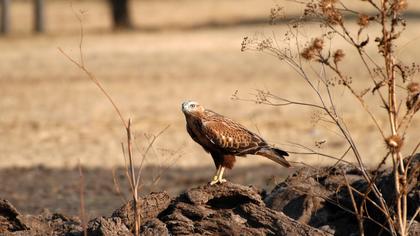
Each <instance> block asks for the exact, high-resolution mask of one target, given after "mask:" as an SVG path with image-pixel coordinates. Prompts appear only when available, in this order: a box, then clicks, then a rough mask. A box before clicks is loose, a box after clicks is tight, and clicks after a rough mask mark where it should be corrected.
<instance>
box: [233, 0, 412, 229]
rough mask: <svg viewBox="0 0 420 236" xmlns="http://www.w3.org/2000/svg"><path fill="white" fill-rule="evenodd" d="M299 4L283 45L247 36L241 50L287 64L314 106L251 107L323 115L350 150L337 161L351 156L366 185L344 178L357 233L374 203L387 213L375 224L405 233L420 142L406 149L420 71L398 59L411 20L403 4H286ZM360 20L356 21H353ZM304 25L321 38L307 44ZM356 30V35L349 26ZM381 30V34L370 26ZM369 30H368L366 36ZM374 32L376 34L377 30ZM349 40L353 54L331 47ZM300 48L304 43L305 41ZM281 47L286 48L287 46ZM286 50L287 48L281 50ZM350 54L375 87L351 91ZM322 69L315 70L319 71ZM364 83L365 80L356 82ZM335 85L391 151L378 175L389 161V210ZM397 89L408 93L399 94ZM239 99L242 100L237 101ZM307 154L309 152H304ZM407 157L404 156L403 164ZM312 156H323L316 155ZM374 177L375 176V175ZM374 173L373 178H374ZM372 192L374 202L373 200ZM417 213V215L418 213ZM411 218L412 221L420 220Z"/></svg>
mask: <svg viewBox="0 0 420 236" xmlns="http://www.w3.org/2000/svg"><path fill="white" fill-rule="evenodd" d="M290 2H295V3H297V4H301V6H302V7H303V8H304V13H303V15H302V16H301V17H300V18H298V19H295V20H292V21H291V22H288V23H287V25H288V31H287V33H286V34H285V35H284V37H282V40H281V42H280V40H279V39H278V38H277V37H276V36H272V37H255V38H249V37H245V38H244V41H243V42H242V51H245V50H254V51H259V52H263V53H267V54H269V55H272V56H275V57H277V58H278V59H280V60H281V61H283V62H285V63H287V64H288V65H289V66H290V67H291V68H292V69H293V70H294V71H295V72H296V74H297V75H298V76H299V78H301V79H303V80H304V81H305V82H306V84H307V89H309V90H310V91H311V92H312V93H313V94H314V95H315V97H316V101H313V102H300V101H293V100H291V99H287V98H284V97H281V96H277V95H275V94H273V93H271V92H270V91H261V90H260V91H258V93H257V97H256V99H255V100H254V101H256V102H257V103H261V104H268V105H272V106H287V105H299V106H305V107H310V108H312V109H315V110H318V113H319V115H318V121H320V122H326V123H329V124H333V125H334V126H335V127H336V129H338V131H339V132H340V134H341V135H342V136H343V137H344V139H345V140H346V142H347V144H348V148H346V150H345V152H344V154H343V155H342V156H340V157H333V158H334V159H337V160H339V161H342V159H343V158H344V157H345V156H346V155H347V154H348V153H349V150H351V152H352V153H353V154H354V156H355V159H356V162H357V165H356V166H357V167H358V169H359V170H360V171H361V173H362V175H363V178H364V179H365V180H366V181H367V183H369V184H368V188H367V190H366V192H364V193H360V192H357V191H356V190H355V189H354V188H352V187H351V186H350V185H349V183H348V181H347V179H345V180H346V183H347V187H348V189H349V193H350V197H351V200H352V202H353V208H354V210H353V211H352V213H353V214H355V215H356V217H357V220H358V222H359V231H360V234H361V235H364V232H365V230H364V220H366V219H370V220H372V218H371V217H370V216H369V214H368V213H367V211H366V208H365V205H366V202H369V203H370V204H372V205H373V206H374V207H376V209H377V210H379V212H380V214H383V216H384V218H385V223H384V224H382V223H380V222H376V223H377V224H378V225H380V226H381V227H382V228H383V230H385V231H388V232H389V233H390V234H391V235H402V236H405V235H408V231H409V227H410V221H409V219H407V194H408V185H409V182H410V179H409V176H408V166H409V165H410V162H411V161H412V159H413V156H414V155H415V153H416V151H417V149H418V148H419V146H420V142H419V143H418V144H417V145H416V147H415V148H414V150H406V148H405V146H404V141H405V138H406V135H407V133H408V132H419V130H418V129H417V130H415V129H414V128H412V127H411V124H412V120H413V117H414V116H415V114H416V113H418V111H419V110H420V84H419V82H418V79H417V81H416V78H415V77H414V75H415V74H416V73H417V72H419V66H418V65H417V64H415V63H412V64H409V65H406V64H404V63H403V62H402V61H400V60H398V58H397V55H396V50H395V49H396V47H397V45H398V39H399V38H400V36H401V34H403V33H404V30H405V28H406V22H405V20H404V18H403V12H404V10H405V9H406V8H407V7H408V4H407V1H406V0H364V1H361V2H362V4H364V7H365V8H364V9H365V10H366V9H369V11H368V12H369V13H366V12H361V11H358V10H353V9H352V8H351V7H349V6H347V5H346V4H344V3H343V2H342V1H339V0H309V1H288V4H290ZM282 12H283V9H282V8H279V7H277V8H274V9H272V11H271V23H272V24H276V23H277V22H279V21H284V18H283V15H284V14H283V13H282ZM353 19H357V20H353ZM306 23H318V24H320V29H321V30H320V31H321V32H323V33H322V34H320V35H318V36H317V37H315V38H313V39H311V40H309V42H308V39H307V38H306V37H305V34H304V33H303V27H304V26H305V24H306ZM355 24H357V29H356V30H352V29H354V27H351V25H353V26H354V25H355ZM374 25H376V26H377V27H378V28H375V27H372V26H374ZM368 28H369V31H368ZM375 29H379V30H376V31H375ZM338 40H344V41H345V42H346V43H347V44H348V45H351V47H352V48H353V49H352V50H351V51H344V50H343V49H342V48H333V45H334V44H333V43H332V42H334V41H338ZM302 42H306V44H305V43H302ZM282 43H283V44H282ZM371 44H374V45H376V47H377V54H378V55H379V58H381V59H380V60H378V59H376V58H378V57H375V56H374V55H371V54H370V53H368V51H367V50H366V48H367V46H368V45H369V46H370V45H371ZM282 45H284V46H282ZM346 54H347V55H350V54H355V55H356V58H358V59H359V62H360V65H361V67H362V68H364V70H366V72H367V74H368V78H366V79H368V80H370V81H371V83H372V85H371V87H369V88H366V89H363V90H361V91H359V90H358V89H356V88H355V86H353V83H352V82H353V80H355V79H354V78H353V77H352V74H351V73H347V72H345V70H343V68H344V67H345V62H346ZM315 68H318V69H319V71H318V70H315ZM357 79H363V78H357ZM335 87H344V88H345V89H346V90H348V91H349V92H350V94H351V95H352V96H353V97H354V98H355V99H356V100H357V101H358V103H359V104H360V109H362V110H363V111H364V114H366V117H367V119H370V121H371V122H373V124H374V125H375V127H376V130H377V131H378V132H379V134H380V136H381V137H382V140H379V141H380V142H384V143H385V145H386V149H387V150H386V151H387V154H386V155H385V156H384V157H383V158H382V160H381V161H380V163H379V164H378V168H377V170H378V169H379V168H380V167H381V166H382V165H383V164H384V163H385V162H386V160H387V158H389V157H391V159H392V166H393V176H394V180H393V182H394V186H390V187H393V188H394V191H395V199H394V201H393V202H392V203H391V204H390V203H388V202H386V200H385V199H384V197H383V196H382V193H381V192H380V190H379V188H378V186H377V185H376V183H375V180H376V176H375V175H374V174H371V172H368V171H367V167H366V165H365V162H366V161H367V159H368V158H369V157H367V156H365V155H363V153H361V152H360V150H359V147H358V146H357V145H356V142H355V140H354V138H353V135H352V133H351V130H349V128H348V126H347V125H346V122H345V121H344V119H343V118H342V115H341V114H340V112H339V111H338V109H337V103H338V101H337V99H336V98H335V97H334V96H333V90H334V88H335ZM397 89H400V90H403V91H405V92H404V93H398V92H397ZM368 93H371V94H372V95H373V96H376V97H377V98H378V100H377V101H378V103H377V105H378V106H379V107H381V108H383V109H382V110H381V112H385V113H386V115H387V117H388V121H387V123H386V124H383V123H381V122H380V121H379V119H378V118H377V116H378V114H377V112H376V113H375V112H374V110H373V109H371V107H369V106H368V104H367V102H366V100H365V98H366V95H367V94H368ZM234 98H236V99H241V98H238V96H237V95H235V96H234ZM305 149H306V150H308V148H305ZM403 153H404V154H405V155H406V156H407V157H406V158H405V159H404V158H403ZM313 154H320V153H319V152H317V151H313ZM376 172H377V171H376ZM372 173H375V172H372ZM414 181H416V180H414ZM356 193H357V194H359V195H362V198H363V200H362V203H360V204H358V203H356V201H355V199H354V194H356ZM371 193H373V194H374V196H375V198H376V199H377V201H376V200H372V199H371V198H370V197H369V196H370V194H371ZM418 212H419V209H417V210H416V215H417V214H418ZM416 215H414V217H413V218H416Z"/></svg>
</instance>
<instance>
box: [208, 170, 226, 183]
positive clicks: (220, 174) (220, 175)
mask: <svg viewBox="0 0 420 236" xmlns="http://www.w3.org/2000/svg"><path fill="white" fill-rule="evenodd" d="M224 171H225V167H223V166H219V168H217V171H216V174H215V175H214V177H213V180H212V181H211V182H210V185H214V184H217V183H224V182H226V180H225V179H223V172H224Z"/></svg>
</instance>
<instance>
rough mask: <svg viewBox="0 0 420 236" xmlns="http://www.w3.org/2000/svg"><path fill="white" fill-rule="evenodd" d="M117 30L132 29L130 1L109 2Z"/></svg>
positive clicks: (113, 0) (115, 0) (110, 0)
mask: <svg viewBox="0 0 420 236" xmlns="http://www.w3.org/2000/svg"><path fill="white" fill-rule="evenodd" d="M109 2H110V4H111V8H112V9H111V10H112V20H113V23H114V28H115V29H131V28H132V24H131V20H130V13H129V6H128V5H129V4H128V3H129V0H109Z"/></svg>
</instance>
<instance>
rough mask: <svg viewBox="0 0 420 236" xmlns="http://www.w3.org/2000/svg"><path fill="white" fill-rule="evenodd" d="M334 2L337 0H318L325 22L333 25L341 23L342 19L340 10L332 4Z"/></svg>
mask: <svg viewBox="0 0 420 236" xmlns="http://www.w3.org/2000/svg"><path fill="white" fill-rule="evenodd" d="M336 2H337V0H321V1H320V2H319V7H320V8H321V11H322V13H323V14H324V15H325V17H326V20H327V22H328V23H330V24H333V25H335V24H341V23H342V19H343V16H342V14H341V13H340V11H339V10H338V9H337V8H335V6H334V4H335V3H336Z"/></svg>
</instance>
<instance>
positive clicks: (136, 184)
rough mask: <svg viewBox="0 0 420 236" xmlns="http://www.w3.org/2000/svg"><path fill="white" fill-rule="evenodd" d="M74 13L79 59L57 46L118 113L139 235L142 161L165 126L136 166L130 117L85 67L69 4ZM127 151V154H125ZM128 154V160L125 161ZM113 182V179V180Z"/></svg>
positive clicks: (81, 31) (135, 221)
mask: <svg viewBox="0 0 420 236" xmlns="http://www.w3.org/2000/svg"><path fill="white" fill-rule="evenodd" d="M71 7H72V10H73V13H74V15H75V16H76V18H77V20H78V21H79V23H80V41H79V56H80V59H79V60H77V59H75V58H73V57H71V56H69V55H68V54H67V53H66V52H64V50H63V49H61V48H58V50H59V51H60V53H61V54H63V55H64V56H65V57H66V58H67V59H68V60H69V61H70V62H71V63H73V64H74V65H75V66H76V67H77V68H79V69H80V70H81V71H82V72H83V73H85V75H86V76H87V78H88V79H90V81H92V82H93V83H94V84H95V85H96V86H97V88H98V89H99V90H100V91H101V92H102V94H103V95H104V96H105V97H106V99H107V100H108V101H109V102H110V104H111V105H112V107H113V108H114V110H115V112H116V114H117V115H118V118H119V119H120V120H121V123H122V125H123V126H124V129H125V132H126V135H127V141H126V142H127V145H126V147H125V145H124V143H122V148H123V155H124V161H125V170H126V176H127V180H128V182H129V185H130V192H131V196H132V200H133V210H134V229H133V231H134V234H135V235H136V236H137V235H140V225H141V214H140V207H141V206H140V201H139V192H140V187H141V179H140V177H141V171H142V167H143V163H144V161H145V159H146V157H147V152H148V150H149V149H150V148H151V146H153V144H154V142H155V141H156V139H157V138H158V137H159V136H160V135H161V134H162V133H163V132H164V131H165V130H166V128H165V129H164V130H163V131H162V132H161V133H159V135H157V136H154V138H153V140H152V141H151V142H150V143H149V145H148V148H147V150H146V151H145V152H144V153H141V152H140V150H139V149H138V151H139V154H140V156H141V157H140V158H141V164H140V165H139V167H138V168H137V167H136V166H137V164H136V159H135V157H134V154H133V143H134V137H133V131H132V126H131V124H132V122H131V118H128V119H125V118H124V116H123V115H122V113H121V111H120V109H119V107H118V106H117V104H116V103H115V101H114V100H113V99H112V97H111V96H110V95H109V93H108V92H107V91H106V90H105V88H104V87H103V86H102V84H101V82H100V81H99V80H98V79H97V78H96V77H95V75H94V74H93V73H92V72H91V71H90V70H89V69H88V68H87V67H86V65H85V60H84V54H83V39H84V31H83V22H82V16H83V12H82V11H80V14H78V13H77V12H76V11H75V10H74V9H73V6H72V5H71ZM126 153H127V155H126ZM127 156H128V161H127ZM136 168H137V171H136ZM79 171H80V175H81V177H80V178H81V183H80V186H81V187H80V188H81V189H80V199H81V207H80V208H81V212H82V213H81V217H82V224H83V228H84V234H85V235H86V222H85V213H84V196H83V188H84V184H83V182H82V181H83V175H82V172H81V165H80V163H79ZM114 183H115V180H114Z"/></svg>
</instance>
